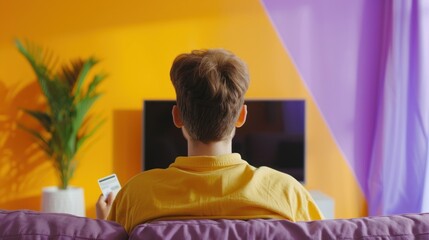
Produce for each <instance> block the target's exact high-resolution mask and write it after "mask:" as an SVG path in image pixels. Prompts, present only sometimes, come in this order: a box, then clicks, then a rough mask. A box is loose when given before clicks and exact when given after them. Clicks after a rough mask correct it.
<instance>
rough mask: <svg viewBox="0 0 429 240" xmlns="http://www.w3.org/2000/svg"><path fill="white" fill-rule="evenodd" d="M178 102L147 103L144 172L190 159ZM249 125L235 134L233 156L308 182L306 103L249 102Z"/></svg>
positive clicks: (246, 124) (145, 109)
mask: <svg viewBox="0 0 429 240" xmlns="http://www.w3.org/2000/svg"><path fill="white" fill-rule="evenodd" d="M174 104H175V101H172V100H146V101H144V107H143V148H144V149H143V164H142V166H143V170H149V169H154V168H167V167H168V166H169V165H170V164H171V163H173V162H174V160H175V158H176V157H177V156H186V155H187V145H186V141H185V139H184V137H183V135H182V131H181V130H180V129H178V128H176V127H175V126H174V124H173V120H172V116H171V110H172V107H173V105H174ZM245 104H246V105H247V111H248V115H247V121H246V123H245V124H244V126H243V127H241V128H238V129H237V130H236V134H235V137H234V139H233V146H232V148H233V152H237V153H240V154H241V156H242V158H243V159H244V160H246V161H247V162H248V163H249V164H251V165H253V166H255V167H260V166H268V167H271V168H274V169H276V170H278V171H281V172H284V173H287V174H289V175H291V176H293V177H294V178H295V179H297V180H298V181H300V182H302V183H304V182H305V156H306V154H305V143H306V142H305V126H306V124H305V101H304V100H246V102H245Z"/></svg>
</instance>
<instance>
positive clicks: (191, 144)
mask: <svg viewBox="0 0 429 240" xmlns="http://www.w3.org/2000/svg"><path fill="white" fill-rule="evenodd" d="M230 153H232V140H231V139H228V140H224V141H219V142H211V143H208V144H205V143H203V142H200V141H188V156H219V155H223V154H230Z"/></svg>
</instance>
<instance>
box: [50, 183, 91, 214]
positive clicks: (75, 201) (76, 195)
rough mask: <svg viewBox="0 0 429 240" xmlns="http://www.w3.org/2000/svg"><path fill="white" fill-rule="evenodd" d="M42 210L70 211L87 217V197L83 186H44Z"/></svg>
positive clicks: (54, 211)
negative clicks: (62, 187) (59, 187)
mask: <svg viewBox="0 0 429 240" xmlns="http://www.w3.org/2000/svg"><path fill="white" fill-rule="evenodd" d="M42 212H52V213H69V214H73V215H76V216H82V217H85V198H84V196H83V188H78V187H68V188H67V189H58V187H45V188H43V189H42Z"/></svg>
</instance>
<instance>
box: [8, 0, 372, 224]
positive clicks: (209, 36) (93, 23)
mask: <svg viewBox="0 0 429 240" xmlns="http://www.w3.org/2000/svg"><path fill="white" fill-rule="evenodd" d="M100 3H102V5H100ZM15 37H20V38H26V39H29V40H31V41H33V42H36V43H38V44H40V45H42V46H45V47H48V48H49V49H51V50H53V51H54V52H56V53H57V54H58V55H59V56H61V57H62V59H64V60H66V59H70V58H74V57H87V56H90V55H95V56H97V57H98V58H100V59H102V63H101V64H100V65H99V66H98V67H97V70H98V71H105V72H107V73H109V78H108V79H107V80H106V81H105V82H104V83H103V86H102V90H103V91H104V92H105V95H104V97H103V98H102V99H101V100H100V101H99V102H98V103H97V104H96V106H95V108H94V110H93V113H101V114H102V115H103V116H104V117H105V118H106V120H107V121H106V124H105V125H103V127H102V128H101V130H100V131H99V132H98V134H96V136H95V137H94V138H93V139H92V141H90V143H89V144H88V145H86V147H85V148H84V149H83V151H82V154H80V156H79V159H80V165H79V168H78V170H77V172H76V175H75V177H74V179H73V180H72V184H73V185H77V186H82V187H84V189H85V197H86V204H87V215H88V216H90V217H94V215H95V210H94V203H95V201H96V199H97V197H98V195H99V193H100V191H99V189H98V185H97V179H98V178H100V177H103V176H105V175H108V174H110V173H111V172H116V173H117V174H118V176H119V179H120V181H121V182H122V183H125V182H126V181H127V180H128V179H129V178H130V177H131V176H133V175H134V174H136V173H138V172H139V171H140V169H141V163H140V160H141V154H142V152H141V145H142V143H141V115H142V114H141V110H142V101H143V100H144V99H167V98H168V99H172V98H174V90H173V88H172V86H171V84H170V80H169V68H170V65H171V62H172V60H173V59H174V57H175V56H176V55H177V54H179V53H182V52H188V51H190V50H192V49H198V48H214V47H221V48H226V49H229V50H231V51H233V52H234V53H236V54H237V55H239V56H240V57H241V58H242V59H244V60H245V61H246V62H247V63H248V65H249V68H250V73H251V86H250V89H249V92H248V95H247V97H248V98H253V99H254V98H270V99H278V98H303V99H306V100H307V107H308V111H307V117H308V122H307V126H308V141H307V143H308V147H307V157H308V158H307V160H308V163H307V164H308V166H307V178H308V181H307V187H308V188H309V189H318V190H321V191H323V192H325V193H326V194H328V195H330V196H332V197H334V198H335V201H336V216H337V217H356V216H362V215H364V214H365V211H366V208H365V201H364V199H363V196H362V193H361V191H360V190H359V188H358V186H357V183H356V181H355V179H354V177H353V174H352V173H351V171H350V169H349V167H348V165H347V163H346V161H345V159H344V158H343V156H342V154H341V152H340V150H339V149H338V147H337V146H336V144H335V142H334V140H333V137H332V136H331V134H330V132H329V130H328V128H327V126H326V123H325V122H324V120H323V119H322V117H321V114H320V112H319V110H318V108H317V106H316V104H315V103H314V101H313V99H312V98H311V96H310V94H309V92H308V91H307V89H306V87H305V85H304V84H303V81H301V79H300V76H299V75H298V73H297V71H296V69H295V67H294V66H293V64H292V62H291V60H290V58H289V56H288V55H287V53H286V52H285V50H284V48H283V46H282V44H281V42H280V40H279V38H278V36H277V35H276V32H275V30H274V28H273V27H272V25H271V23H270V21H269V18H268V17H267V15H266V14H265V12H264V10H263V8H262V5H261V4H260V2H258V1H257V0H251V1H249V0H237V1H228V0H221V1H197V0H195V1H192V0H187V1H185V0H184V1H148V0H129V1H113V0H106V1H102V2H100V1H84V0H74V1H56V0H45V1H23V0H17V1H5V0H0V209H20V208H27V209H35V210H38V209H39V205H40V192H41V190H40V189H41V188H42V187H44V186H47V185H55V184H57V179H56V175H55V172H54V171H53V170H52V168H51V165H50V163H49V161H47V160H46V159H45V158H44V156H43V155H42V154H40V153H39V152H38V151H37V148H35V146H34V144H32V139H31V138H30V137H29V136H28V135H27V134H26V133H24V132H22V131H21V130H19V129H18V128H17V122H24V123H26V124H27V125H34V122H32V121H31V120H30V119H28V117H25V116H23V114H22V112H20V111H19V109H20V108H22V107H27V108H34V107H40V104H41V103H40V91H39V88H38V86H37V84H35V77H34V74H33V73H32V72H31V69H30V66H29V65H28V64H27V63H26V62H25V60H24V59H23V57H21V56H20V55H19V54H18V52H17V51H16V49H15V47H14V45H13V39H14V38H15Z"/></svg>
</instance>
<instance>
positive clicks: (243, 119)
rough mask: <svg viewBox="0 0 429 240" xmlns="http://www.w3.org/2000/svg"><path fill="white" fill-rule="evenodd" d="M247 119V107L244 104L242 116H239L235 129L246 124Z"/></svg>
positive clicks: (241, 111)
mask: <svg viewBox="0 0 429 240" xmlns="http://www.w3.org/2000/svg"><path fill="white" fill-rule="evenodd" d="M246 118H247V105H246V104H244V105H243V106H242V107H241V110H240V115H239V116H238V119H237V122H236V123H235V127H237V128H239V127H241V126H243V125H244V123H245V122H246Z"/></svg>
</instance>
